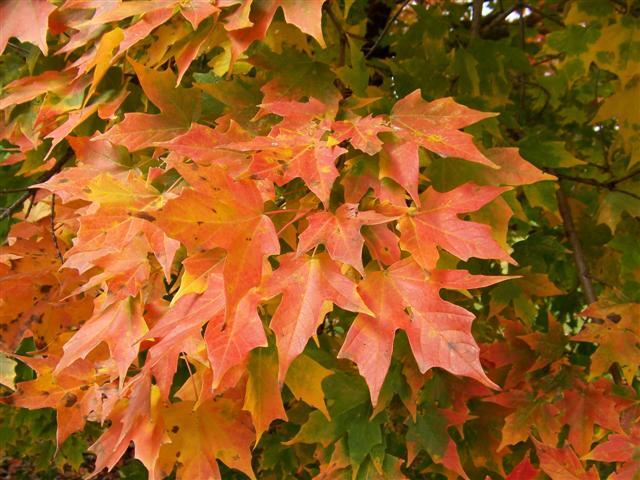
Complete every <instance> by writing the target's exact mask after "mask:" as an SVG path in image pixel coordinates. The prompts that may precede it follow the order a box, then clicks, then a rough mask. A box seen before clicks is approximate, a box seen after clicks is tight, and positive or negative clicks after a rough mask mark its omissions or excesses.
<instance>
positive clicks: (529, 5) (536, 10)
mask: <svg viewBox="0 0 640 480" xmlns="http://www.w3.org/2000/svg"><path fill="white" fill-rule="evenodd" d="M526 6H527V8H528V9H529V10H531V11H532V12H535V13H537V14H538V15H540V16H541V17H543V18H547V19H549V20H551V21H552V22H554V23H557V24H558V25H560V26H561V27H564V22H563V21H562V20H559V19H557V18H555V17H552V16H551V15H549V14H547V13H545V12H543V11H542V10H540V9H539V8H537V7H534V6H532V5H531V4H530V3H527V4H526Z"/></svg>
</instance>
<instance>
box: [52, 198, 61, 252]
mask: <svg viewBox="0 0 640 480" xmlns="http://www.w3.org/2000/svg"><path fill="white" fill-rule="evenodd" d="M51 238H52V239H53V245H54V246H55V247H56V254H57V255H58V259H59V260H60V263H61V264H62V263H64V258H63V257H62V252H61V251H60V245H59V244H58V237H56V194H55V193H53V194H52V195H51Z"/></svg>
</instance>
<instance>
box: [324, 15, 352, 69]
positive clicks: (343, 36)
mask: <svg viewBox="0 0 640 480" xmlns="http://www.w3.org/2000/svg"><path fill="white" fill-rule="evenodd" d="M331 5H332V4H331V3H326V4H325V9H324V10H325V11H326V12H327V15H328V16H329V19H330V20H331V23H333V25H334V27H336V30H337V31H338V35H340V57H339V58H338V66H340V67H341V66H343V65H344V61H345V53H346V48H347V43H349V39H348V38H347V32H346V31H345V29H344V28H343V26H342V24H341V23H340V20H338V17H336V14H335V13H334V12H333V8H331Z"/></svg>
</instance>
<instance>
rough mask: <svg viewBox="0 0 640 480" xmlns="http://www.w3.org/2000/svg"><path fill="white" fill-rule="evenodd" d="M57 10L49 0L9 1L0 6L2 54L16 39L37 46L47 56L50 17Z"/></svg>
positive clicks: (0, 47) (0, 48) (0, 43)
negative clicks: (8, 44) (11, 41)
mask: <svg viewBox="0 0 640 480" xmlns="http://www.w3.org/2000/svg"><path fill="white" fill-rule="evenodd" d="M55 9H56V7H55V6H54V5H52V4H51V3H49V2H48V1H47V0H7V1H6V2H2V4H0V18H2V28H0V53H2V52H4V49H5V48H6V46H7V43H8V42H9V38H11V37H16V38H18V39H19V40H20V41H22V42H30V43H33V44H34V45H36V46H37V47H38V48H39V49H40V50H41V51H42V53H43V54H44V55H45V56H46V55H47V54H48V48H47V25H48V20H49V15H51V13H52V12H53V11H54V10H55Z"/></svg>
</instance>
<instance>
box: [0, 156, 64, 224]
mask: <svg viewBox="0 0 640 480" xmlns="http://www.w3.org/2000/svg"><path fill="white" fill-rule="evenodd" d="M71 157H72V154H71V152H70V151H68V152H67V153H66V154H65V155H64V156H62V157H61V158H60V159H59V160H57V161H56V163H55V164H54V165H53V167H52V168H51V170H47V171H46V172H44V173H43V174H42V175H40V176H39V177H38V178H37V179H36V181H35V182H34V185H35V184H36V183H42V182H46V181H47V180H49V179H50V178H51V177H53V176H54V175H55V174H56V173H58V172H60V170H62V167H64V165H65V164H66V163H67V162H68V161H69V160H71ZM32 193H33V190H28V191H26V192H24V193H23V194H22V195H20V196H19V197H18V198H17V199H16V201H15V202H13V203H12V204H11V205H9V206H8V207H6V208H5V209H4V210H3V211H2V213H0V221H2V220H4V219H5V218H9V217H10V216H11V215H12V214H13V213H14V212H17V211H18V210H20V209H21V208H22V205H24V202H26V201H27V199H28V198H29V197H30V196H31V195H32Z"/></svg>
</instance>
